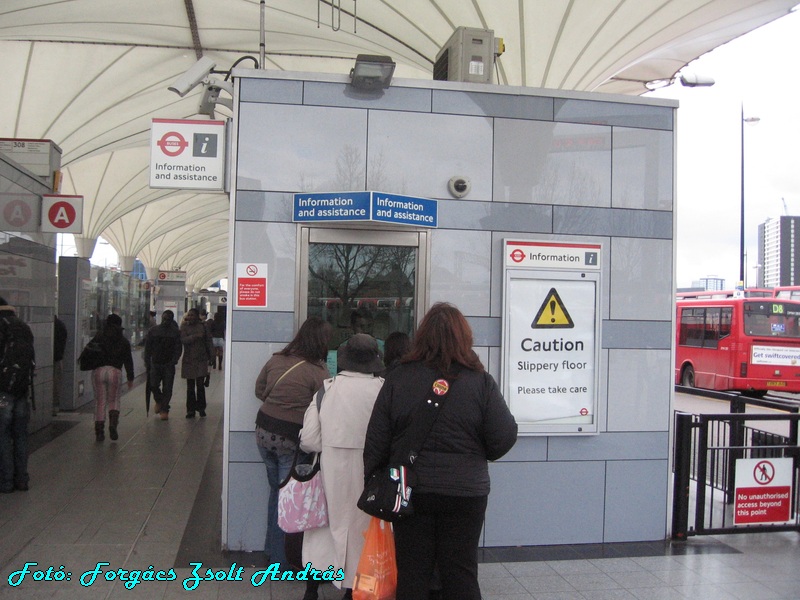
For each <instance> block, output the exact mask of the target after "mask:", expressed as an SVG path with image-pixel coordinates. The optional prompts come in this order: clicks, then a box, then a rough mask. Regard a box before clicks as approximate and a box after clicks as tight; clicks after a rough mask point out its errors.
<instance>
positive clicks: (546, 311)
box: [503, 240, 602, 435]
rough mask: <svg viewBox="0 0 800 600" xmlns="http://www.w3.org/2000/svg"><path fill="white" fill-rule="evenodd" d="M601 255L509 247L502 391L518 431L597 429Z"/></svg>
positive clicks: (572, 247)
mask: <svg viewBox="0 0 800 600" xmlns="http://www.w3.org/2000/svg"><path fill="white" fill-rule="evenodd" d="M601 251H602V247H601V246H600V245H599V244H569V245H568V244H561V243H553V242H518V241H509V240H506V241H505V243H504V252H505V261H504V264H505V267H506V268H505V295H504V310H503V318H504V324H503V337H504V339H503V391H504V395H505V398H506V400H507V401H508V403H509V407H510V408H511V412H512V413H513V414H514V416H515V418H516V420H517V423H518V424H519V428H520V433H528V434H543V435H554V434H556V435H557V434H561V435H567V434H594V433H597V431H598V423H597V397H598V393H597V390H598V377H599V375H598V372H599V356H600V353H599V342H598V340H599V339H600V318H599V312H600V292H599V290H600V275H601V274H600V267H599V264H600V258H601ZM521 252H522V253H523V254H521ZM531 253H533V254H534V257H533V258H531ZM542 257H545V258H542ZM554 257H556V258H554ZM543 265H548V266H543Z"/></svg>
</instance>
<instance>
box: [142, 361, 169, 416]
mask: <svg viewBox="0 0 800 600" xmlns="http://www.w3.org/2000/svg"><path fill="white" fill-rule="evenodd" d="M147 373H148V378H147V383H148V384H149V386H150V389H149V391H150V392H152V393H153V398H155V401H156V402H158V403H159V404H160V405H161V411H162V412H167V413H168V412H169V402H170V400H172V386H173V385H174V383H175V365H173V364H171V363H170V364H166V365H159V364H155V363H154V364H152V365H150V370H149V371H148V372H147Z"/></svg>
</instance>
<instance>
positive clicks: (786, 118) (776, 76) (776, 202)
mask: <svg viewBox="0 0 800 600" xmlns="http://www.w3.org/2000/svg"><path fill="white" fill-rule="evenodd" d="M799 57H800V11H798V12H795V13H792V14H789V15H787V16H786V17H783V18H781V19H779V20H777V21H774V22H773V23H770V24H768V25H765V26H764V27H762V28H760V29H757V30H755V31H753V32H751V33H749V34H747V35H745V36H742V37H740V38H738V39H736V40H734V41H732V42H729V43H728V44H726V45H724V46H721V47H720V48H718V49H716V50H714V51H712V52H710V53H708V54H706V55H705V56H702V57H700V58H699V59H697V60H696V61H694V62H693V63H691V64H690V65H689V66H688V67H686V71H693V72H696V73H698V74H703V75H709V76H711V77H713V78H714V79H715V81H716V84H715V85H714V86H713V87H710V88H685V87H682V86H681V85H680V84H677V85H673V86H671V87H669V88H665V89H662V90H658V91H657V92H653V93H652V94H651V95H654V96H659V97H667V98H675V99H677V100H679V102H680V108H679V109H678V148H677V156H678V164H677V180H678V187H677V194H676V198H677V205H676V218H677V227H678V231H677V241H676V247H677V264H676V269H677V286H678V287H686V286H689V285H691V283H692V281H694V280H697V279H699V278H700V277H705V276H708V275H715V276H719V277H723V278H724V279H725V280H726V284H727V287H728V288H733V287H734V286H735V285H736V282H737V281H738V279H739V224H740V222H741V221H740V209H741V179H740V174H741V156H742V155H741V135H742V132H741V111H742V106H744V115H745V118H749V117H758V118H760V121H759V122H758V123H753V124H746V125H745V128H744V157H745V168H744V176H745V246H746V251H747V261H746V269H745V271H746V278H747V284H748V285H749V286H755V284H756V268H757V264H758V248H757V243H758V225H759V224H760V223H763V222H764V221H766V220H767V219H768V218H770V217H772V218H778V217H780V216H781V215H783V214H788V215H792V216H800V78H798V70H799V69H800V65H798V58H799ZM782 199H783V200H782ZM784 201H785V203H786V210H787V212H784Z"/></svg>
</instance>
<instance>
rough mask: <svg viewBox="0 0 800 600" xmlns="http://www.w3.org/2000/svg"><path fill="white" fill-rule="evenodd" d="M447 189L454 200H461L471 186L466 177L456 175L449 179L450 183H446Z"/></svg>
mask: <svg viewBox="0 0 800 600" xmlns="http://www.w3.org/2000/svg"><path fill="white" fill-rule="evenodd" d="M447 189H448V190H450V193H451V194H452V195H453V197H454V198H463V197H464V196H466V195H467V194H469V191H470V190H471V189H472V184H471V183H470V182H469V179H468V178H467V177H462V176H461V175H456V176H455V177H451V178H450V181H448V182H447Z"/></svg>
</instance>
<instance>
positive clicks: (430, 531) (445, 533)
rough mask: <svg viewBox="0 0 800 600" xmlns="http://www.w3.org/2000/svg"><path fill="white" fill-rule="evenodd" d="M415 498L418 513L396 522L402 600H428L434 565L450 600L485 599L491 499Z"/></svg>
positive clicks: (399, 586) (398, 574)
mask: <svg viewBox="0 0 800 600" xmlns="http://www.w3.org/2000/svg"><path fill="white" fill-rule="evenodd" d="M411 498H412V501H413V503H414V515H413V516H411V517H409V518H407V519H401V520H400V521H397V522H395V523H394V543H395V550H396V553H397V600H427V598H428V594H429V592H430V584H431V575H432V574H433V569H434V566H437V567H438V569H439V575H440V577H441V584H442V598H444V600H481V590H480V586H479V585H478V543H479V541H480V536H481V530H482V529H483V518H484V515H485V514H486V503H487V497H486V496H478V497H461V496H440V495H438V494H416V493H415V494H413V495H412V497H411Z"/></svg>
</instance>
